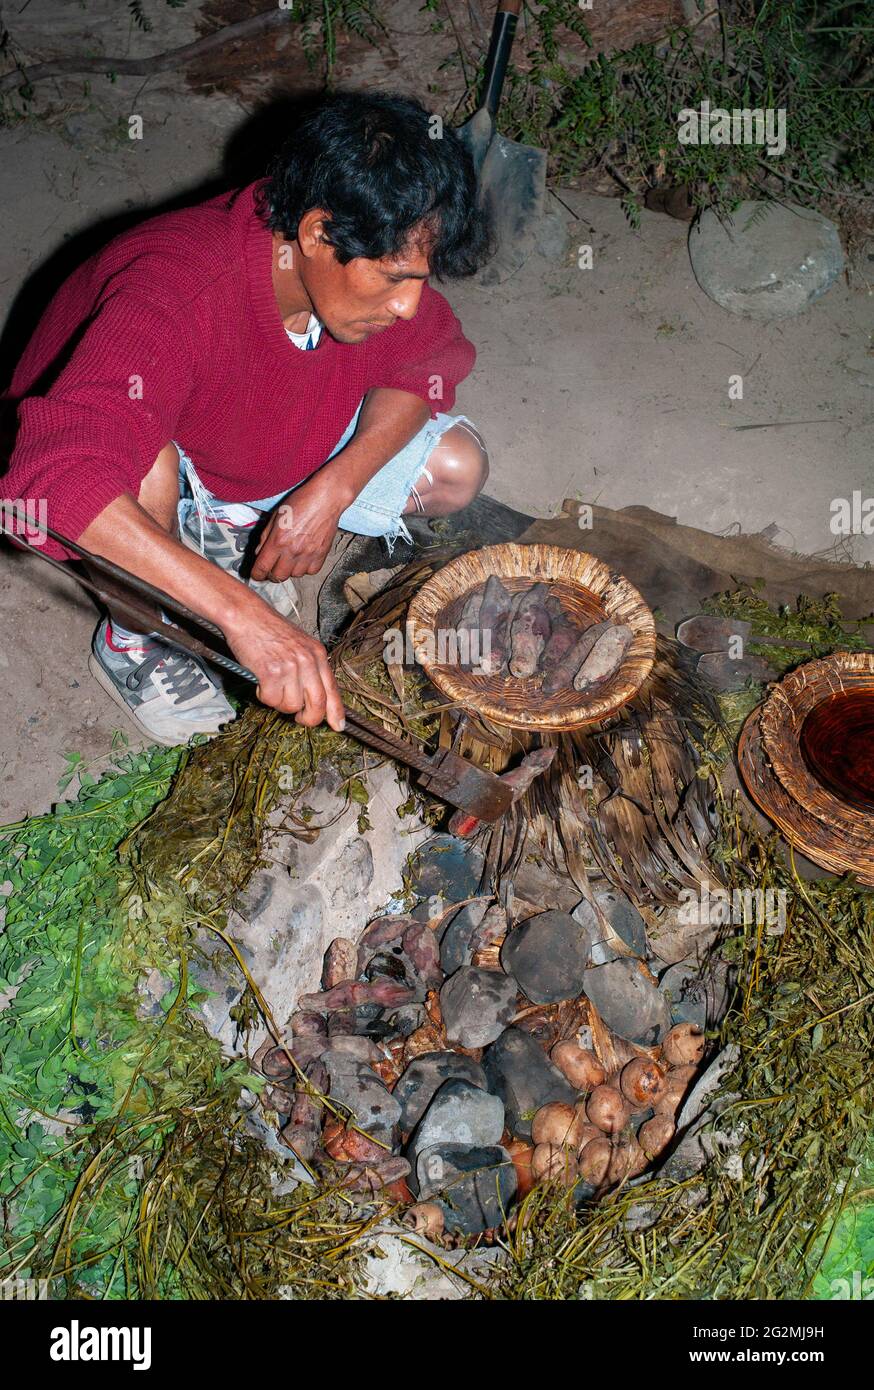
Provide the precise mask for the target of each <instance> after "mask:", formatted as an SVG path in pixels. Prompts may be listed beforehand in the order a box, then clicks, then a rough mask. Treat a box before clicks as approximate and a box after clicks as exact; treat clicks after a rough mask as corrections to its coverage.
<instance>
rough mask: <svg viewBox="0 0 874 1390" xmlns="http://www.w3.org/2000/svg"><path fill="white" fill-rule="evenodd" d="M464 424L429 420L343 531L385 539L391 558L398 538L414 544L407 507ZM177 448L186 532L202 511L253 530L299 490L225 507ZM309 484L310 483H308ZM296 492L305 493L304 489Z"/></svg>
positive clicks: (448, 418) (456, 418) (350, 428)
mask: <svg viewBox="0 0 874 1390" xmlns="http://www.w3.org/2000/svg"><path fill="white" fill-rule="evenodd" d="M361 405H363V401H362V402H361V404H360V405H359V406H358V409H357V410H356V412H355V414H354V415H353V416H352V419H351V420H350V421H349V424H348V425H347V426H346V429H345V430H344V431H343V434H342V436H341V438H340V440H339V442H338V443H337V444H336V446H335V447H334V449H332V451H331V453H330V454H329V455H328V459H326V460H325V462H326V463H327V462H328V460H329V459H332V458H334V456H335V455H336V454H338V453H339V452H340V450H341V449H342V448H343V447H344V446H345V445H346V444H348V443H349V440H350V439H351V438H352V436H353V435H354V433H355V430H356V429H357V427H358V417H359V415H360V414H361ZM462 423H464V424H466V425H468V426H470V428H471V429H472V428H473V426H472V425H471V422H470V421H469V420H468V419H467V416H465V415H444V414H438V415H437V416H435V417H434V418H433V419H429V420H426V422H425V424H424V425H423V426H422V428H421V429H420V430H419V432H418V434H415V435H414V436H413V438H412V439H411V440H410V442H409V444H405V445H404V447H403V449H401V450H400V451H399V453H397V454H395V455H394V457H393V458H390V459H389V461H388V463H386V464H384V465H383V467H382V468H381V469H380V470H379V472H378V473H375V474H374V476H373V477H372V478H371V479H370V481H369V482H368V483H367V484H365V486H364V488H363V489H362V490H361V492H360V493H359V494H358V496H357V497H356V498H355V501H354V502H353V503H352V505H351V506H349V507H347V508H346V510H345V511H344V512H343V513H342V515H341V516H340V521H339V525H340V529H341V530H342V531H354V532H355V533H356V534H357V535H359V536H383V537H384V538H385V540H386V543H387V545H388V550H389V554H391V551H392V549H393V547H394V543H395V541H396V540H397V538H398V536H402V537H403V538H404V540H407V541H408V540H410V533H409V531H408V530H407V528H406V526H405V524H404V520H403V516H402V513H403V510H404V507H405V506H406V505H407V501H408V500H409V498H410V497H411V496H412V495H413V494H414V492H415V488H416V483H417V482H418V481H419V479H420V478H421V477H422V475H423V474H424V473H425V472H426V470H427V468H428V460H429V458H430V457H431V454H432V452H433V450H434V449H435V448H436V446H437V445H438V444H439V443H440V440H441V439H442V438H443V436H444V434H446V432H447V430H450V429H452V427H453V425H458V424H462ZM174 443H176V448H177V450H178V453H179V508H178V512H179V524H180V527H181V526H182V525H183V524H184V523H185V521H186V519H187V518H188V517H189V516H190V515H191V513H192V512H194V511H198V512H199V513H200V515H201V516H202V517H203V518H204V519H205V520H210V519H216V520H218V519H222V518H224V519H225V520H228V521H230V522H231V523H232V524H235V525H251V524H252V522H254V521H256V520H257V516H258V515H259V514H261V513H263V512H270V511H272V510H273V508H274V507H275V506H277V504H278V503H279V502H281V501H282V499H283V498H284V497H288V495H289V493H290V492H293V491H294V488H287V489H286V490H285V491H284V492H278V493H276V495H275V496H274V497H261V498H259V499H258V500H257V501H252V502H223V501H222V500H221V499H220V498H218V497H217V496H216V495H215V494H214V493H212V492H210V491H209V490H208V489H207V488H205V487H204V485H203V483H202V482H201V481H200V479H199V478H198V476H197V472H196V469H195V466H194V463H193V462H192V460H191V458H190V457H189V456H188V454H187V453H186V452H185V449H184V446H183V445H182V444H180V443H177V442H176V441H175V440H174ZM322 466H323V467H324V465H322ZM303 481H304V482H306V479H303ZM295 486H297V487H299V486H300V484H299V483H298V484H295Z"/></svg>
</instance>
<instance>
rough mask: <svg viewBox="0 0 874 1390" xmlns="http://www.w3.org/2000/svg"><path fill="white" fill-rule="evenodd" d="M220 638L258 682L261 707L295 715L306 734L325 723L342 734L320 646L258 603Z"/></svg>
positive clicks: (341, 713) (339, 704)
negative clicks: (325, 720)
mask: <svg viewBox="0 0 874 1390" xmlns="http://www.w3.org/2000/svg"><path fill="white" fill-rule="evenodd" d="M225 635H226V637H227V639H228V643H229V645H230V647H231V650H232V651H233V653H234V656H235V657H236V658H237V660H238V661H239V662H240V663H241V665H243V666H248V667H249V669H250V671H252V672H253V674H254V675H256V676H257V677H258V699H259V700H261V702H262V703H263V704H265V705H270V706H272V708H273V709H278V710H282V711H283V712H284V713H286V714H294V715H296V716H297V722H298V724H305V725H306V726H307V727H308V728H315V726H316V725H317V724H321V722H322V720H323V719H325V718H327V720H328V723H329V724H330V726H331V728H332V729H336V730H337V731H338V732H340V731H341V730H342V729H343V725H344V711H343V701H342V699H341V696H340V692H339V690H338V689H337V685H336V682H335V680H334V676H333V674H332V672H331V668H330V666H329V665H328V654H327V652H326V651H325V649H324V647H323V646H322V644H321V642H318V641H316V639H315V638H314V637H309V636H307V634H306V633H305V632H302V631H301V629H300V628H299V627H293V626H292V624H291V623H289V622H288V621H287V620H286V619H285V618H281V617H280V616H279V614H278V613H274V612H273V609H272V608H270V607H269V606H268V605H267V604H266V603H263V602H262V601H261V600H260V599H259V600H258V601H257V608H256V607H255V605H252V608H251V609H250V611H249V612H248V614H246V615H245V617H244V618H243V620H242V621H241V622H240V623H239V625H237V624H234V625H232V626H229V627H227V628H226V629H225Z"/></svg>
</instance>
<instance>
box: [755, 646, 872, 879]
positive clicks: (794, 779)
mask: <svg viewBox="0 0 874 1390" xmlns="http://www.w3.org/2000/svg"><path fill="white" fill-rule="evenodd" d="M860 688H864V689H874V653H871V652H836V653H834V654H833V655H832V656H829V657H826V658H824V659H823V660H821V661H810V662H808V663H807V664H806V665H804V666H800V667H799V668H798V669H797V670H796V671H792V672H791V673H790V674H789V675H788V676H784V678H783V680H782V681H780V683H779V684H778V685H776V686H775V687H774V689H773V690H772V691H771V694H770V695H769V697H768V699H767V700H766V701H765V703H764V704H763V705H759V706H758V707H757V708H756V709H755V710H753V712H752V714H751V715H750V717H749V718H748V720H747V722H746V723H745V725H744V727H743V730H742V732H741V736H740V740H739V743H738V764H739V766H740V770H741V773H742V775H743V779H744V782H745V783H746V786H747V790H748V791H749V793H750V795H751V796H752V798H753V800H754V801H755V802H756V803H757V805H758V806H759V807H761V809H762V810H763V811H764V813H765V815H766V816H768V818H769V819H770V820H772V821H773V822H774V824H775V825H776V826H778V828H779V829H780V831H781V832H782V833H783V835H784V836H785V837H786V839H787V840H788V841H789V843H790V844H791V845H794V846H795V848H796V849H799V850H800V851H801V853H802V854H804V855H806V857H807V858H808V859H812V860H813V862H814V863H815V864H820V865H822V867H823V868H825V869H829V870H831V872H832V873H836V874H845V873H852V874H855V876H856V877H857V879H858V880H859V882H860V883H863V884H865V885H866V886H867V887H874V830H872V816H871V813H870V811H866V810H864V809H862V808H860V807H856V806H853V805H851V804H850V803H849V802H847V801H842V800H841V799H840V798H839V797H837V796H835V795H834V794H833V793H832V792H831V791H830V790H829V789H828V788H827V787H825V786H823V785H822V783H821V782H819V781H818V780H817V779H816V777H815V776H814V775H813V773H812V772H811V771H810V769H809V768H808V766H807V764H806V762H805V760H804V756H803V753H802V751H801V729H802V726H803V724H804V720H805V719H806V717H807V715H808V714H809V713H810V712H811V711H812V710H813V709H815V708H816V707H817V706H818V705H819V704H821V703H822V701H823V700H826V699H828V698H829V697H830V696H831V695H833V694H835V693H836V692H837V691H841V690H853V689H860Z"/></svg>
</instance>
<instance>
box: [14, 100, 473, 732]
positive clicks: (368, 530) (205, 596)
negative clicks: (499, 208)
mask: <svg viewBox="0 0 874 1390" xmlns="http://www.w3.org/2000/svg"><path fill="white" fill-rule="evenodd" d="M434 135H437V131H435V129H434V120H433V118H432V117H429V115H428V113H427V112H426V111H425V110H424V108H423V107H421V106H420V105H419V104H418V103H417V102H413V101H411V100H408V99H405V98H402V97H388V96H368V95H364V94H344V95H339V96H335V97H332V98H329V99H327V100H326V101H324V102H323V103H321V104H320V105H319V106H318V107H316V108H314V109H313V110H312V111H311V112H310V113H309V114H308V115H306V116H305V117H304V118H303V120H302V121H301V123H300V125H299V127H298V128H297V130H296V132H295V134H294V136H293V138H292V140H291V142H290V144H289V146H288V148H287V150H286V151H285V153H284V154H283V155H282V156H281V157H280V158H279V159H278V160H277V161H276V163H275V164H274V166H273V167H272V169H271V173H270V177H269V178H268V179H267V180H266V181H262V182H259V183H257V184H254V185H251V186H250V187H248V188H245V189H243V190H242V191H240V192H238V193H236V194H233V195H230V196H223V197H221V198H217V199H213V200H211V201H210V202H207V203H203V204H201V205H199V206H197V207H194V208H189V209H186V210H184V211H182V212H174V213H169V214H166V215H164V216H161V217H157V218H154V219H152V220H151V221H149V222H146V223H145V224H143V225H142V226H140V227H138V228H136V229H135V230H134V231H131V232H127V233H125V234H124V235H122V236H121V237H118V238H117V239H116V240H115V241H113V242H111V243H110V245H109V246H108V247H106V248H105V249H104V250H103V251H101V252H100V253H99V254H98V255H97V256H95V257H93V258H92V259H91V260H90V261H88V262H87V263H86V264H85V265H83V266H82V267H80V269H79V270H78V271H77V272H76V273H75V274H74V275H73V276H72V277H71V278H70V279H69V280H68V281H67V282H66V284H65V285H64V286H62V288H61V290H60V292H59V293H58V294H57V295H56V297H55V299H54V300H53V301H52V303H51V304H50V305H49V308H48V310H47V311H46V313H45V315H44V316H43V318H42V320H41V322H40V324H39V326H38V328H37V331H36V334H35V336H34V338H33V340H32V341H31V343H30V345H29V346H28V348H27V350H26V352H25V354H24V357H23V359H22V361H21V363H20V364H19V367H18V369H17V371H16V373H15V377H14V379H13V382H12V386H11V390H10V395H11V396H12V397H13V398H15V399H17V400H20V401H21V404H20V408H19V421H20V425H19V436H18V442H17V445H16V448H15V451H14V453H13V456H12V462H11V466H10V471H9V474H8V476H7V479H6V481H5V483H4V491H5V493H6V495H7V496H9V497H16V498H19V497H20V498H24V499H31V498H38V499H43V498H44V499H46V503H47V513H48V522H49V525H50V526H52V527H53V528H54V529H56V530H58V531H60V532H61V533H62V534H64V535H67V536H69V537H70V538H71V539H73V540H79V541H80V543H81V544H82V545H83V546H85V547H86V548H87V549H89V550H91V551H92V552H93V553H94V554H97V555H102V556H104V557H106V558H107V559H109V560H112V561H115V562H116V563H118V564H120V565H123V566H124V567H125V568H127V569H129V570H132V571H133V572H134V573H135V574H138V575H140V576H141V577H142V578H143V579H146V580H148V581H150V582H151V583H152V584H155V585H157V586H158V587H159V588H161V589H163V590H164V591H165V592H167V593H169V594H170V595H172V596H173V597H174V598H177V599H179V600H180V601H181V602H182V603H184V604H186V605H187V606H188V607H190V608H192V609H194V610H195V611H197V612H200V613H201V614H203V615H204V616H205V617H206V618H208V619H211V620H212V622H214V623H216V624H218V626H219V627H220V628H221V629H222V631H223V632H224V633H225V636H226V638H227V640H228V643H229V645H230V647H231V649H232V650H233V652H234V655H235V656H236V658H237V659H238V660H239V661H240V662H241V663H242V664H243V665H245V666H248V667H249V668H250V669H251V670H252V671H253V672H254V673H255V675H256V676H257V678H258V695H259V697H260V699H261V700H262V701H263V702H264V703H265V704H268V705H272V706H274V707H275V708H276V709H280V710H284V711H286V712H289V713H294V714H295V715H296V716H297V719H298V720H299V722H300V723H302V724H306V725H310V726H313V725H316V724H318V723H320V722H321V721H322V720H323V719H325V718H326V717H327V719H328V722H329V723H330V724H331V726H332V727H333V728H335V729H340V728H342V726H343V711H342V703H341V699H340V695H339V692H338V690H337V687H336V685H335V683H334V679H333V676H332V674H331V671H330V669H329V666H328V661H327V656H326V653H325V650H324V648H323V647H322V646H321V644H320V643H319V642H318V641H316V640H315V639H314V638H312V637H310V636H308V635H307V634H306V633H304V632H302V631H301V630H300V629H299V628H297V627H295V626H294V625H293V624H292V623H291V622H290V621H289V616H288V615H289V614H290V613H292V612H293V611H294V597H295V595H294V590H293V585H292V583H291V581H292V580H293V579H294V578H297V577H299V576H302V575H305V574H315V573H317V572H318V570H319V569H320V568H321V566H322V564H323V562H324V560H325V557H326V556H327V554H328V551H329V549H330V547H331V544H332V541H333V540H334V537H335V535H336V533H337V530H338V528H341V529H344V530H348V531H355V532H359V533H361V534H364V535H370V536H384V537H385V538H386V540H387V542H388V544H389V547H391V545H392V544H393V542H394V540H395V538H396V537H397V536H398V535H399V534H406V528H405V525H404V521H403V517H404V516H405V515H409V514H410V513H412V512H414V511H419V512H422V513H424V514H426V515H430V516H442V515H446V514H447V513H449V512H452V511H455V510H457V509H458V508H460V507H463V506H466V505H467V504H468V503H469V502H470V501H472V500H473V498H474V497H475V496H476V494H477V493H478V492H479V490H480V488H481V487H482V485H483V482H484V481H485V478H486V476H487V472H488V465H487V460H486V453H485V449H484V447H483V444H482V441H481V439H480V437H479V435H478V434H477V432H476V431H475V430H474V429H473V427H472V426H471V425H470V422H469V421H466V420H465V419H464V418H463V417H459V418H453V417H452V416H450V415H449V414H447V413H446V412H448V411H449V410H450V409H451V407H452V404H453V402H454V398H455V387H456V385H457V383H458V382H459V381H460V380H462V379H463V378H464V377H465V376H466V375H467V373H468V372H469V371H470V369H471V366H472V365H473V360H474V351H473V348H472V347H471V345H470V343H468V342H467V340H466V339H465V338H464V336H463V335H462V333H461V328H460V325H459V323H458V321H457V319H456V318H455V316H454V315H453V314H452V312H451V310H450V309H449V306H448V305H447V303H446V301H445V300H444V299H443V298H442V296H441V295H439V294H438V293H436V292H435V291H434V290H432V289H431V288H430V287H429V286H428V285H427V283H426V281H427V279H428V277H429V276H430V275H432V274H433V275H435V276H437V277H438V278H451V277H458V276H461V275H466V274H470V273H472V272H473V271H475V270H476V269H477V268H478V267H479V266H480V265H481V264H482V263H483V261H484V259H485V258H486V256H487V254H488V235H487V231H486V228H485V226H484V224H483V221H482V218H481V216H480V214H479V213H478V212H477V210H476V199H475V179H474V174H473V170H472V166H471V163H470V160H469V158H468V156H467V153H466V152H465V150H464V148H463V146H462V145H461V144H460V142H459V141H458V139H457V137H456V136H455V135H454V133H453V132H452V131H450V130H448V129H447V130H445V131H442V132H440V133H439V138H432V136H434ZM265 516H266V517H267V520H266V524H264V523H262V520H261V519H262V518H263V517H265ZM47 549H50V550H52V552H53V553H55V554H60V555H61V556H63V554H64V552H63V551H58V550H57V549H56V548H55V547H52V546H51V545H50V544H48V545H47ZM89 664H90V666H91V670H92V673H93V674H94V675H95V677H96V678H97V680H98V681H99V682H100V684H101V685H102V686H103V688H104V689H105V690H106V691H107V693H108V694H110V695H111V696H112V698H113V699H114V700H116V702H117V703H118V704H120V705H121V706H122V708H124V709H125V710H126V711H127V712H128V713H129V714H130V715H131V716H132V717H133V718H134V719H135V720H136V721H137V723H138V724H139V725H140V726H141V728H142V729H143V730H144V731H145V733H146V734H147V735H148V737H149V738H150V739H153V740H155V741H158V742H162V743H167V744H174V743H179V742H182V741H184V740H186V739H187V738H189V737H190V736H191V734H193V733H196V732H203V733H211V732H214V731H215V730H217V729H218V728H219V727H220V726H221V725H222V724H223V723H224V721H225V720H227V719H229V718H231V717H232V715H233V710H232V708H231V706H230V704H229V703H228V701H227V699H226V698H225V695H224V693H223V691H222V689H221V685H220V684H219V682H218V679H217V678H216V677H215V675H214V674H213V673H212V672H211V671H209V670H208V669H207V668H206V667H204V666H203V665H202V664H201V663H199V662H198V661H196V660H194V659H193V658H190V657H187V656H184V655H183V654H181V653H179V652H177V651H175V650H173V649H172V648H169V647H167V646H165V645H162V644H160V643H158V642H156V641H155V640H154V639H150V638H149V637H147V636H145V635H144V634H142V633H136V632H130V631H127V630H126V629H124V628H122V627H120V626H119V625H118V624H115V623H113V622H112V621H111V619H107V620H104V621H103V622H102V623H101V624H100V625H99V627H98V629H97V632H96V634H95V638H94V644H93V653H92V656H91V658H90V663H89Z"/></svg>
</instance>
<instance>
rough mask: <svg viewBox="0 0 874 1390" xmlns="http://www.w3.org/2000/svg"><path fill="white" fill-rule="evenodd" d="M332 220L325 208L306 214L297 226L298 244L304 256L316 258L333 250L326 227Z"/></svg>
mask: <svg viewBox="0 0 874 1390" xmlns="http://www.w3.org/2000/svg"><path fill="white" fill-rule="evenodd" d="M330 220H331V219H330V216H329V215H328V213H327V212H326V211H325V210H324V208H310V210H309V212H305V213H304V215H303V217H302V218H301V219H300V221H299V222H298V224H297V244H298V246H299V247H300V251H301V255H302V256H306V257H310V256H315V255H318V254H319V253H320V252H324V250H325V249H326V248H329V249H331V250H333V248H332V247H331V244H330V242H329V241H328V238H327V237H326V235H325V227H326V225H327V224H328V222H330Z"/></svg>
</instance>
